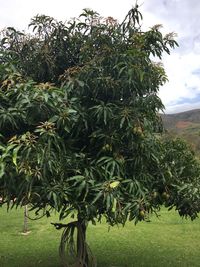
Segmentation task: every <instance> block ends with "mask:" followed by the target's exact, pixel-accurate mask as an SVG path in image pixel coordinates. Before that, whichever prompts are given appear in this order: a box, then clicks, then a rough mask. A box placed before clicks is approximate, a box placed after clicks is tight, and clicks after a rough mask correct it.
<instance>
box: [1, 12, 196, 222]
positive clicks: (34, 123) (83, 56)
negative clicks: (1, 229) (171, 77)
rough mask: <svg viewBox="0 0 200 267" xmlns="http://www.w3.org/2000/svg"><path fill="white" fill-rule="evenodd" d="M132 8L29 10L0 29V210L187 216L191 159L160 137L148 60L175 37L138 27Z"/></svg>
mask: <svg viewBox="0 0 200 267" xmlns="http://www.w3.org/2000/svg"><path fill="white" fill-rule="evenodd" d="M141 18H142V16H141V14H140V12H139V11H138V9H137V8H133V9H131V10H130V11H129V13H128V14H127V16H126V18H125V20H124V21H123V22H122V23H119V22H118V21H116V20H114V19H113V18H111V17H109V18H105V19H104V18H101V17H100V16H99V14H98V13H96V12H93V11H91V10H87V9H85V10H84V11H83V13H82V14H81V15H80V17H79V18H78V19H74V20H73V21H70V22H69V23H67V24H63V23H62V22H57V21H55V20H54V19H53V18H50V17H47V16H36V17H35V18H33V19H32V21H31V23H30V27H31V29H32V33H30V34H25V33H21V32H18V31H16V30H15V29H13V28H8V29H6V30H4V31H2V33H1V35H2V38H1V48H0V55H1V57H0V62H1V67H0V88H1V89H0V131H1V146H0V151H1V152H0V153H1V158H0V195H1V196H2V197H3V202H5V203H7V204H8V205H10V203H11V202H10V201H11V200H14V201H13V202H12V203H13V205H25V204H28V203H29V204H31V206H32V208H33V209H36V212H38V211H39V210H43V211H44V214H46V215H49V212H50V210H51V209H55V210H57V211H58V212H59V213H60V218H65V217H67V216H68V215H69V214H71V215H73V214H77V213H78V216H79V218H81V219H82V220H85V221H92V222H93V223H95V220H96V219H99V220H100V219H101V216H102V215H104V216H105V217H106V219H107V221H108V223H110V224H111V225H113V224H116V223H122V224H125V222H126V220H127V219H129V220H134V221H135V222H136V223H137V222H138V221H139V220H144V219H145V220H148V214H149V213H151V212H157V211H158V210H159V207H160V206H161V205H162V204H165V205H166V206H168V207H170V208H172V207H173V206H175V207H176V208H177V209H178V211H179V213H180V215H182V216H188V215H189V216H190V217H191V218H192V219H194V218H195V217H196V216H197V213H198V211H199V209H200V205H199V194H200V187H199V163H198V161H197V160H196V159H195V157H194V155H193V154H192V152H190V150H189V148H188V147H187V146H186V145H185V144H184V143H183V142H182V141H180V140H173V141H168V140H166V141H162V140H161V138H160V135H159V133H160V132H162V123H161V120H160V117H159V115H158V112H159V111H160V110H162V109H163V108H164V107H163V105H162V102H161V100H160V99H159V97H158V90H159V87H160V86H161V85H163V84H164V83H165V82H166V80H167V77H166V74H165V72H164V69H163V67H162V65H161V64H160V63H155V62H153V61H152V58H153V57H158V58H160V59H161V58H162V53H163V52H167V53H170V48H174V47H175V46H176V45H177V43H176V42H175V41H174V39H173V34H168V35H166V36H163V35H162V33H161V32H160V30H159V25H157V26H154V27H153V28H151V29H150V30H149V31H147V32H143V31H142V29H141V26H140V20H141Z"/></svg>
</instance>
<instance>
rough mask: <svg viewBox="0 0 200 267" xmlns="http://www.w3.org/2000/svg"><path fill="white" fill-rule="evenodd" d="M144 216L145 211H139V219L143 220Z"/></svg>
mask: <svg viewBox="0 0 200 267" xmlns="http://www.w3.org/2000/svg"><path fill="white" fill-rule="evenodd" d="M144 215H145V211H144V210H141V211H140V217H141V218H144Z"/></svg>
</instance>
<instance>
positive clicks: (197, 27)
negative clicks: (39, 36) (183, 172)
mask: <svg viewBox="0 0 200 267" xmlns="http://www.w3.org/2000/svg"><path fill="white" fill-rule="evenodd" d="M135 3H136V1H135V0H123V1H119V0H118V1H117V0H73V1H72V0H57V1H55V0H34V1H33V0H32V1H30V0H0V29H2V28H4V27H7V26H13V27H15V28H17V29H19V30H26V29H27V25H28V24H29V22H30V19H31V18H32V17H33V16H35V15H37V14H45V15H48V16H52V17H54V18H55V19H57V20H62V21H68V20H69V19H70V18H73V17H77V16H78V15H79V14H80V13H81V11H82V9H83V8H91V9H93V10H95V11H97V12H98V13H100V14H101V15H102V16H112V17H114V18H117V19H118V20H119V21H121V20H122V19H123V18H124V17H125V15H126V14H127V12H128V11H129V10H130V9H131V8H132V7H133V6H134V5H135ZM138 5H139V6H140V11H141V12H142V14H143V22H142V25H143V28H144V29H145V30H148V29H149V28H150V27H152V26H153V25H155V24H162V25H163V29H162V31H163V33H168V32H176V33H177V35H178V36H177V38H176V40H177V41H178V43H179V47H178V48H176V49H175V50H173V51H172V52H171V55H170V56H169V55H164V56H163V59H162V62H163V64H164V68H165V70H166V73H167V75H168V79H169V82H167V83H166V84H165V85H164V86H162V87H161V88H160V92H159V96H160V97H161V99H162V101H163V103H164V105H165V108H166V109H165V113H176V112H182V111H186V110H190V109H196V108H200V16H199V15H200V1H199V0H138Z"/></svg>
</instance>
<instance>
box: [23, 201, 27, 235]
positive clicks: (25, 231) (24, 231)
mask: <svg viewBox="0 0 200 267" xmlns="http://www.w3.org/2000/svg"><path fill="white" fill-rule="evenodd" d="M27 232H28V206H27V205H25V206H24V225H23V233H27Z"/></svg>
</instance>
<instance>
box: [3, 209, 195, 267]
mask: <svg viewBox="0 0 200 267" xmlns="http://www.w3.org/2000/svg"><path fill="white" fill-rule="evenodd" d="M56 221H57V217H56V215H55V216H53V217H51V218H48V219H47V218H43V219H41V220H40V221H30V222H29V229H30V230H31V232H30V234H29V235H27V236H23V235H21V230H22V225H23V210H17V211H16V210H13V211H11V212H9V213H7V212H6V210H5V208H0V266H1V267H59V266H61V265H60V261H59V258H58V245H59V239H60V235H61V232H60V231H58V230H55V229H54V228H53V226H52V225H50V222H56ZM88 241H89V244H90V247H91V248H92V251H93V253H94V254H95V256H96V258H97V261H98V267H142V266H144V267H160V266H162V267H169V266H172V267H178V266H180V267H199V266H200V253H199V251H200V219H197V220H196V221H194V222H191V221H190V220H182V219H181V218H179V217H178V215H177V214H176V213H175V212H174V211H171V212H168V211H166V210H163V211H162V212H161V217H160V218H159V219H157V218H154V217H153V218H152V221H151V223H144V222H142V223H139V224H138V225H137V226H136V227H135V226H134V224H133V223H128V224H127V225H126V227H124V228H122V227H120V228H117V227H113V228H111V229H110V231H109V232H108V227H107V226H106V225H105V224H98V225H96V226H93V225H90V226H89V231H88Z"/></svg>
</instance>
